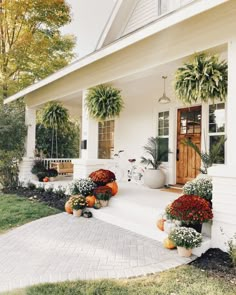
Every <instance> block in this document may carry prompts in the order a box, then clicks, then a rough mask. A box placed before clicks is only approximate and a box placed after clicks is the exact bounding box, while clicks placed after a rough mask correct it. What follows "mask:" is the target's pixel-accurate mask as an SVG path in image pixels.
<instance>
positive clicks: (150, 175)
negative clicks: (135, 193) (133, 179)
mask: <svg viewBox="0 0 236 295" xmlns="http://www.w3.org/2000/svg"><path fill="white" fill-rule="evenodd" d="M143 180H144V184H145V185H146V186H148V187H150V188H154V189H155V188H161V187H163V186H164V184H165V174H164V172H163V171H162V170H160V169H157V170H155V169H146V170H145V172H144V176H143Z"/></svg>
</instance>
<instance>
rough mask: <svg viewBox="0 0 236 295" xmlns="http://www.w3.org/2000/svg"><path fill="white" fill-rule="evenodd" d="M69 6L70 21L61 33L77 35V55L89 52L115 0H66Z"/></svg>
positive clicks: (93, 46)
mask: <svg viewBox="0 0 236 295" xmlns="http://www.w3.org/2000/svg"><path fill="white" fill-rule="evenodd" d="M66 1H67V2H68V4H69V5H70V6H71V13H72V22H71V24H69V25H67V26H65V27H64V28H63V29H62V32H63V33H69V34H73V35H75V36H76V37H77V45H76V48H75V52H76V54H77V57H82V56H84V55H86V54H89V53H90V52H92V51H93V50H94V48H95V47H96V44H97V41H98V37H99V36H100V35H101V33H102V31H103V28H104V26H105V25H106V22H107V20H108V18H109V16H110V14H111V12H112V9H113V6H114V4H115V3H116V0H66Z"/></svg>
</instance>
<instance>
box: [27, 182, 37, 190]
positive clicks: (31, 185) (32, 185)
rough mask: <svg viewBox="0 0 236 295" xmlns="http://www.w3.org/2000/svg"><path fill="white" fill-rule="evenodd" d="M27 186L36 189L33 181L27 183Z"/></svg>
mask: <svg viewBox="0 0 236 295" xmlns="http://www.w3.org/2000/svg"><path fill="white" fill-rule="evenodd" d="M27 188H28V189H29V190H31V191H33V190H35V189H36V185H35V184H34V183H32V182H28V183H27Z"/></svg>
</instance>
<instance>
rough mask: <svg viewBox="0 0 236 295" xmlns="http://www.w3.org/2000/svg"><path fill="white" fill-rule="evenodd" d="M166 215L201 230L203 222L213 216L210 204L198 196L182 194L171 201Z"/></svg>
mask: <svg viewBox="0 0 236 295" xmlns="http://www.w3.org/2000/svg"><path fill="white" fill-rule="evenodd" d="M168 216H169V218H171V219H174V220H179V221H181V224H182V225H184V226H187V227H194V228H195V229H196V230H197V231H199V232H201V227H202V224H203V222H207V221H209V220H211V219H212V218H213V213H212V209H211V205H210V203H209V202H208V201H206V200H204V199H203V198H201V197H199V196H194V195H183V196H181V197H179V198H178V199H176V200H175V201H174V202H172V203H171V205H170V208H169V211H168Z"/></svg>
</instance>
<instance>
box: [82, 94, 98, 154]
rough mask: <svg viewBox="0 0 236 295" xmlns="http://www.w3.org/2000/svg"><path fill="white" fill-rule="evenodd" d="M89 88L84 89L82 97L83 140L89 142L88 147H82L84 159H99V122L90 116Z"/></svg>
mask: <svg viewBox="0 0 236 295" xmlns="http://www.w3.org/2000/svg"><path fill="white" fill-rule="evenodd" d="M86 94H87V90H84V91H83V98H82V142H85V141H86V143H87V147H86V149H85V148H83V147H82V149H81V157H82V159H97V157H98V123H97V121H96V120H94V119H92V118H90V117H89V114H88V111H87V109H86V105H85V99H86Z"/></svg>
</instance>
